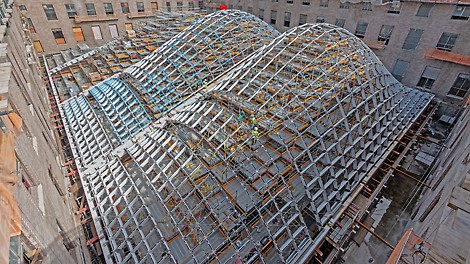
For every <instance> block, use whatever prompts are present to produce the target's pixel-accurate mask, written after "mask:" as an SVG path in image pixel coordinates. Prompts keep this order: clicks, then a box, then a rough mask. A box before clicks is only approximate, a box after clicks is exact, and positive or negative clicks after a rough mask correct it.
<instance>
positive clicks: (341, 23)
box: [335, 18, 346, 28]
mask: <svg viewBox="0 0 470 264" xmlns="http://www.w3.org/2000/svg"><path fill="white" fill-rule="evenodd" d="M345 23H346V20H345V19H342V18H337V19H336V22H335V25H336V26H338V27H342V28H344V24H345Z"/></svg>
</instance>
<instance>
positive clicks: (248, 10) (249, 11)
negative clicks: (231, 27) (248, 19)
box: [247, 6, 253, 14]
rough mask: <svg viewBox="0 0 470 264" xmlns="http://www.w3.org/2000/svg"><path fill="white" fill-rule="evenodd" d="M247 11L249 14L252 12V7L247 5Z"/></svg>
mask: <svg viewBox="0 0 470 264" xmlns="http://www.w3.org/2000/svg"><path fill="white" fill-rule="evenodd" d="M247 12H248V13H250V14H253V7H251V6H249V7H248V9H247Z"/></svg>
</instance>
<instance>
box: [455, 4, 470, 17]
mask: <svg viewBox="0 0 470 264" xmlns="http://www.w3.org/2000/svg"><path fill="white" fill-rule="evenodd" d="M469 17H470V6H464V5H457V7H456V8H455V10H454V13H452V17H451V19H458V20H468V18H469Z"/></svg>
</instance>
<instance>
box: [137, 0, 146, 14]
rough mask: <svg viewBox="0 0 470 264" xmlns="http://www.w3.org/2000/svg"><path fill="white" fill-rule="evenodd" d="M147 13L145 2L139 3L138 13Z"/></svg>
mask: <svg viewBox="0 0 470 264" xmlns="http://www.w3.org/2000/svg"><path fill="white" fill-rule="evenodd" d="M143 12H145V7H144V2H137V13H143Z"/></svg>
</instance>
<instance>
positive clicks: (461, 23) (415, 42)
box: [206, 0, 470, 105]
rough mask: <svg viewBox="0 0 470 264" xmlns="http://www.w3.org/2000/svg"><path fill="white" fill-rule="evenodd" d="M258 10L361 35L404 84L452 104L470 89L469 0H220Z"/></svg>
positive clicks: (273, 19) (270, 18) (273, 20)
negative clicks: (379, 0) (379, 1)
mask: <svg viewBox="0 0 470 264" xmlns="http://www.w3.org/2000/svg"><path fill="white" fill-rule="evenodd" d="M220 4H226V5H228V8H234V9H240V10H243V11H246V12H249V13H252V14H254V15H256V16H259V17H260V18H262V19H263V20H265V21H266V22H268V23H270V24H271V25H272V26H274V27H275V28H277V29H279V30H280V31H286V30H287V29H288V28H291V27H295V26H298V25H301V24H304V23H330V24H336V25H338V26H341V27H344V28H345V29H347V30H349V31H350V32H352V33H355V34H356V36H358V37H360V38H362V39H363V40H364V42H366V43H367V44H368V45H369V46H370V47H371V48H372V49H373V51H374V52H375V53H376V55H377V56H378V57H379V59H380V60H381V61H382V62H383V63H384V64H385V66H386V67H387V68H388V69H389V70H390V71H391V72H392V73H393V74H394V76H395V77H396V78H397V79H398V80H400V81H401V82H403V83H404V84H405V85H407V86H410V87H415V88H421V89H424V90H427V91H431V92H432V93H434V94H436V95H437V96H438V97H439V98H441V99H443V100H445V101H447V102H450V103H452V104H455V105H463V104H465V101H466V100H467V98H468V96H469V94H470V49H469V46H468V43H469V42H470V30H469V17H470V2H469V1H468V0H466V1H433V2H431V1H401V2H394V3H392V2H386V3H385V2H384V3H383V4H382V5H376V4H371V3H367V2H359V3H349V2H346V3H341V2H340V1H337V0H261V1H253V0H240V1H239V0H236V1H235V0H219V1H211V2H210V3H206V6H207V8H208V9H209V11H215V10H216V9H217V8H218V7H219V6H220Z"/></svg>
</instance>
